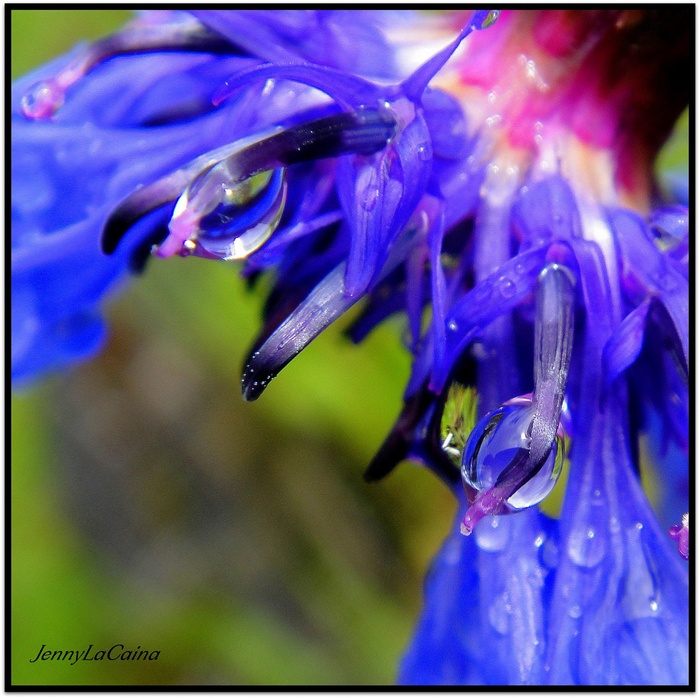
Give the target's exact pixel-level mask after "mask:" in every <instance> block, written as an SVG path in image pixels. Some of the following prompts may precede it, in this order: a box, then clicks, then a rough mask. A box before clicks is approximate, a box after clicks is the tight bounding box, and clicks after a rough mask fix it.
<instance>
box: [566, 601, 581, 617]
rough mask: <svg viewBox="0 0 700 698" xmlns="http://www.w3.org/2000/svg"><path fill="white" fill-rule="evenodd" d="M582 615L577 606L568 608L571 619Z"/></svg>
mask: <svg viewBox="0 0 700 698" xmlns="http://www.w3.org/2000/svg"><path fill="white" fill-rule="evenodd" d="M582 613H583V611H582V610H581V607H580V606H579V605H578V604H574V605H573V606H571V608H569V616H570V617H571V618H574V619H576V618H580V617H581V614H582Z"/></svg>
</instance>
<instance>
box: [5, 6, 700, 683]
mask: <svg viewBox="0 0 700 698" xmlns="http://www.w3.org/2000/svg"><path fill="white" fill-rule="evenodd" d="M496 20H498V21H496ZM417 21H419V22H422V23H424V24H425V27H424V29H425V30H427V29H428V28H430V29H431V31H432V32H433V33H434V34H436V35H437V36H448V35H449V36H451V39H452V40H451V43H449V44H448V45H447V46H446V47H445V48H444V49H442V50H441V51H437V52H436V53H434V55H432V57H427V58H425V55H424V54H425V52H424V51H422V50H421V48H422V47H421V46H420V45H419V43H418V42H416V43H415V44H411V43H410V42H405V43H403V44H400V43H399V42H398V40H397V39H396V37H394V38H392V39H391V40H390V39H389V38H388V37H390V36H392V31H393V32H394V33H396V30H397V29H398V30H404V32H405V34H408V30H409V29H410V28H412V27H414V26H415V23H416V22H417ZM689 23H690V12H688V11H687V10H674V11H673V12H671V11H664V12H663V13H656V12H654V11H638V10H628V11H616V10H590V11H560V10H543V11H538V12H535V11H513V12H505V13H503V14H502V16H501V17H500V18H499V17H498V13H497V12H488V11H477V12H474V13H470V12H467V13H462V12H447V13H440V14H435V15H433V16H430V17H428V16H425V17H423V16H421V17H420V19H418V15H415V14H413V13H396V14H395V13H392V12H386V11H374V12H372V11H361V12H360V11H353V12H348V11H274V12H273V11H270V10H259V11H254V10H241V11H231V10H227V11H212V10H202V11H193V12H191V13H188V12H151V13H145V14H144V15H142V16H141V17H140V18H139V19H138V20H136V21H135V22H134V23H133V24H132V25H130V26H128V27H127V28H125V29H124V30H123V31H122V32H120V33H118V34H116V35H114V36H112V37H109V38H107V39H105V40H103V41H101V42H98V43H97V44H95V45H93V46H92V47H88V48H87V49H85V50H79V51H77V52H76V53H74V54H73V55H71V56H68V57H66V58H64V59H60V60H59V61H57V62H56V63H55V64H52V65H51V66H48V67H46V68H44V69H42V70H41V71H39V73H37V74H35V75H33V76H30V77H28V78H26V79H25V80H23V81H20V82H19V83H18V84H16V85H15V86H14V87H13V103H12V108H13V119H12V129H13V131H12V135H13V155H12V165H13V200H12V207H13V208H12V210H13V230H12V264H13V278H12V284H13V289H12V290H13V299H12V302H13V307H12V321H13V325H12V342H13V358H12V362H13V377H14V378H15V379H16V380H20V381H21V380H24V379H28V378H31V377H34V376H37V375H39V374H41V373H43V372H44V371H46V370H49V369H55V368H60V367H61V366H63V365H66V364H69V363H71V362H73V361H75V360H77V359H80V358H83V357H86V356H89V355H91V354H92V353H94V351H95V350H96V349H97V347H98V346H99V345H100V342H101V341H102V338H103V335H104V329H103V321H102V319H101V317H100V313H99V304H100V303H101V302H102V299H103V298H104V297H105V295H106V294H107V293H108V292H109V291H110V290H111V289H113V288H114V287H116V286H117V285H118V284H119V283H120V282H121V281H122V280H123V278H124V277H125V275H126V272H127V271H129V270H131V271H140V270H142V268H143V265H144V264H145V262H146V260H147V259H148V257H149V255H150V254H154V255H156V256H159V257H162V258H168V257H170V256H173V255H181V256H188V255H196V256H201V257H205V258H208V259H212V260H236V259H241V260H245V266H244V269H243V273H244V274H245V275H246V276H248V277H249V278H251V279H254V278H255V277H257V276H258V275H260V274H261V273H264V272H270V271H272V272H274V286H273V288H272V291H271V293H270V296H269V299H268V302H267V304H266V307H265V311H264V321H263V328H262V330H261V333H260V336H259V338H258V339H257V341H256V342H255V343H254V346H253V348H252V350H251V352H250V355H249V357H248V359H247V360H246V363H245V367H244V370H243V378H242V384H243V393H244V395H245V397H246V398H247V399H251V400H252V399H256V398H257V397H258V396H259V395H260V394H261V393H262V392H263V390H264V388H265V386H266V385H267V384H268V383H269V381H270V380H271V379H272V378H273V377H274V376H275V375H276V374H277V373H278V372H279V371H280V370H281V369H282V368H283V367H284V366H285V365H286V364H287V363H288V362H289V361H290V360H291V359H292V358H293V357H294V356H296V355H297V354H298V353H299V352H300V351H301V350H302V349H303V348H304V347H305V346H306V345H308V343H309V342H310V341H312V340H313V339H314V338H315V337H316V336H317V335H318V334H319V333H320V332H322V331H323V329H325V328H326V327H327V326H328V325H329V324H331V323H332V322H333V321H334V320H336V319H337V318H338V317H340V316H341V315H342V314H344V313H345V312H346V311H347V310H348V309H349V308H350V307H352V306H353V305H355V304H356V303H358V302H362V303H363V304H364V305H363V308H362V312H361V314H360V316H359V318H358V319H357V320H356V321H355V323H354V324H353V326H352V327H351V328H350V330H349V334H350V336H351V337H352V338H353V339H354V340H355V341H358V342H359V341H361V340H362V338H363V337H364V336H366V334H367V333H368V332H370V331H371V330H372V329H373V328H374V327H375V326H376V325H377V324H378V323H380V322H381V321H383V320H384V319H385V318H386V317H388V316H390V315H393V314H396V313H399V312H403V313H405V316H406V319H407V323H408V327H409V340H408V349H409V350H410V351H411V352H412V354H413V356H414V362H413V368H412V373H411V377H410V380H409V384H408V386H407V389H406V392H405V395H404V409H403V410H402V413H401V415H400V416H399V419H398V421H397V423H396V426H395V428H394V429H393V431H392V432H391V434H390V435H389V437H388V438H387V440H386V442H385V443H384V445H383V446H382V447H381V448H380V450H379V452H378V453H377V456H376V457H375V459H374V460H373V461H372V463H371V464H370V466H369V468H368V471H367V474H366V477H367V479H368V480H372V479H377V478H379V477H382V476H384V475H386V474H387V473H389V472H390V471H391V470H392V469H393V468H394V467H395V466H396V465H397V464H398V463H399V462H400V461H402V460H404V459H406V458H410V459H413V460H417V461H419V462H421V463H423V464H424V465H426V466H427V467H428V468H430V469H431V470H433V471H434V472H435V473H436V474H437V475H438V476H439V477H440V478H441V479H442V480H443V481H444V482H445V484H446V485H447V486H448V487H449V488H450V489H451V490H452V491H453V492H454V494H455V496H456V497H457V498H458V500H459V502H460V512H459V517H458V519H457V521H456V522H455V526H454V531H453V533H452V535H450V537H449V538H448V540H447V542H446V543H445V546H444V547H443V550H442V551H441V552H440V554H439V555H438V557H437V558H436V561H435V563H434V565H433V567H432V569H431V571H430V573H429V575H428V579H427V582H426V602H425V608H424V611H423V614H422V616H421V618H420V620H419V624H418V627H417V630H416V633H415V636H414V638H413V641H412V643H411V645H410V647H409V649H408V652H407V654H406V656H405V657H404V660H403V662H402V666H401V670H400V676H399V679H400V681H401V682H403V683H425V684H433V683H454V684H457V683H472V684H516V683H521V684H522V683H526V684H656V685H659V684H682V683H687V682H688V575H687V568H686V566H685V563H684V561H683V560H682V558H681V556H679V555H678V554H677V553H676V552H675V551H674V543H673V540H672V538H675V539H677V541H678V548H679V550H680V551H681V553H682V555H683V556H685V557H687V554H688V547H689V546H688V517H687V515H685V516H684V512H685V511H686V510H687V501H682V502H678V501H677V497H674V496H667V497H665V498H664V497H662V503H661V506H660V519H661V521H662V523H661V524H660V523H659V519H657V516H656V515H655V514H654V512H652V510H651V507H650V505H649V502H648V500H647V498H646V495H645V493H644V491H643V488H642V486H641V482H640V476H639V471H640V466H639V463H640V458H641V456H640V439H641V437H642V435H645V438H646V439H647V441H648V443H649V444H650V445H649V449H650V450H651V451H652V452H653V455H654V456H655V460H656V461H658V462H659V463H661V464H662V465H663V468H664V471H663V481H664V483H666V484H667V485H668V487H667V488H666V489H667V490H668V492H672V493H675V492H678V491H681V492H682V493H683V495H684V497H685V499H686V500H687V479H684V478H687V453H688V360H689V349H688V341H689V339H688V338H689V331H688V230H689V224H688V209H687V206H685V205H682V204H680V203H673V202H668V201H663V200H662V199H661V197H660V195H659V194H658V193H657V191H656V190H655V189H654V186H653V180H652V176H651V169H650V168H651V165H652V161H653V156H654V155H655V153H656V152H657V150H658V148H659V147H660V145H661V144H662V142H663V140H664V138H665V137H666V135H667V134H668V132H669V130H670V128H671V126H672V124H673V122H674V121H675V119H676V117H677V116H678V113H679V111H680V110H681V109H682V108H683V107H684V105H685V103H686V101H687V93H688V83H687V72H686V71H687V60H688V53H689V50H688V49H689V36H688V34H687V31H688V26H689ZM492 25H493V26H492ZM482 29H484V30H486V31H477V30H482ZM684 32H686V33H685V34H684ZM400 33H401V32H400V31H399V34H400ZM311 37H313V40H312V39H311ZM445 43H447V42H445ZM660 49H661V50H663V51H664V54H663V58H664V60H663V61H661V60H659V59H658V56H659V50H660ZM414 54H415V55H414ZM415 56H419V58H418V59H417V60H415V59H414V58H415ZM412 59H414V60H412ZM408 63H411V67H408V68H407V64H408ZM613 68H614V69H613ZM669 76H670V77H669ZM426 308H429V310H430V314H429V321H428V322H427V324H426V322H424V311H425V309H426ZM565 461H568V472H569V476H568V483H567V486H566V493H565V497H564V502H563V505H562V509H561V513H560V514H559V516H558V518H554V517H552V516H550V515H548V514H545V513H544V512H543V511H542V510H541V508H540V507H538V506H537V505H539V504H540V503H543V506H544V505H546V504H547V501H548V499H547V498H548V495H550V494H551V492H552V490H553V489H554V487H555V486H556V484H557V481H558V479H559V476H560V474H561V472H562V470H563V468H564V465H565ZM550 513H551V512H550ZM671 526H672V529H671V535H670V536H669V535H668V531H664V530H663V529H664V528H666V529H668V528H669V527H671Z"/></svg>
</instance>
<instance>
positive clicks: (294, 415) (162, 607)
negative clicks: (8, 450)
mask: <svg viewBox="0 0 700 698" xmlns="http://www.w3.org/2000/svg"><path fill="white" fill-rule="evenodd" d="M129 16H130V13H128V12H123V11H111V10H109V11H107V10H94V11H93V10H76V11H67V10H13V11H12V13H11V36H12V47H11V48H12V54H11V55H12V63H11V68H12V75H13V76H18V75H20V74H22V73H24V72H25V71H28V70H30V69H32V68H34V67H36V66H37V65H39V64H41V63H42V62H43V61H45V60H48V59H50V58H51V57H52V56H55V55H57V54H60V53H61V52H62V51H65V50H66V49H68V48H70V47H71V46H72V45H73V44H74V43H75V42H77V41H80V40H84V39H93V38H97V37H99V36H102V35H104V34H106V33H108V32H109V31H111V30H113V29H114V28H116V27H118V26H119V25H120V24H121V23H122V22H123V21H124V20H125V19H128V17H129ZM236 272H237V267H236V266H234V265H232V266H227V265H224V264H212V263H210V262H204V261H202V260H195V259H188V260H181V259H176V260H173V261H167V262H163V261H160V260H153V261H151V262H150V264H149V268H148V269H147V273H146V274H145V275H144V276H143V277H140V278H137V279H135V280H134V282H133V283H132V284H131V285H130V286H129V287H128V288H127V289H126V292H125V293H124V294H123V295H121V296H120V297H118V298H115V299H114V300H113V301H112V302H111V303H110V304H109V312H108V314H109V318H110V328H111V330H110V339H109V343H108V345H107V347H106V349H105V351H104V352H103V354H102V355H101V356H99V357H98V358H97V359H95V360H94V361H93V362H91V363H89V364H86V365H83V366H80V367H76V368H75V369H74V370H72V371H71V372H70V373H69V374H67V375H64V376H58V377H53V378H51V379H49V380H46V381H44V382H43V383H42V384H41V385H39V386H37V387H35V388H33V389H32V390H30V391H27V392H25V393H23V394H20V395H16V396H14V397H13V399H12V407H11V409H12V432H11V439H12V442H11V443H12V480H11V524H12V531H11V546H12V547H11V619H10V621H11V649H12V651H11V666H10V670H11V681H12V682H13V683H14V684H15V685H32V684H33V685H98V684H103V685H195V684H211V685H227V684H249V685H275V684H384V683H392V682H393V680H394V677H395V672H396V667H397V663H398V660H399V657H400V654H401V652H402V650H403V648H404V646H405V645H406V643H407V641H408V638H409V636H410V632H411V628H412V626H413V624H414V622H415V618H416V616H417V614H418V611H419V608H420V602H421V589H422V579H423V576H424V574H425V570H426V568H427V565H428V562H429V560H430V558H431V557H432V555H433V554H434V553H435V552H436V551H437V549H438V547H439V545H440V543H441V541H442V538H443V537H444V535H445V534H446V532H447V530H448V528H449V526H450V523H451V519H452V517H453V515H454V503H453V500H452V498H451V496H450V495H449V493H448V492H447V491H446V490H445V489H444V488H443V487H442V486H441V485H440V484H439V483H438V482H437V480H436V479H435V478H434V477H433V476H431V475H430V474H429V473H427V472H426V471H424V470H422V469H420V468H419V467H417V466H415V465H413V464H405V465H403V466H402V467H401V468H399V470H398V471H397V472H396V473H395V474H394V475H392V476H391V477H389V478H388V479H387V480H385V481H384V482H382V483H379V484H373V485H366V484H365V483H364V482H363V480H362V477H361V476H362V472H363V470H364V468H365V467H366V465H367V463H368V462H369V460H370V458H371V457H372V455H373V453H374V451H375V450H376V449H377V448H378V447H379V445H380V444H381V442H382V440H383V438H384V437H385V435H386V433H387V432H388V430H389V428H390V426H391V424H392V422H393V420H394V418H395V417H396V415H397V413H398V409H399V407H400V402H401V394H402V391H403V387H404V385H405V380H406V377H407V375H408V365H409V363H408V354H407V352H405V351H404V350H403V348H402V346H401V336H402V333H403V332H404V328H403V326H402V325H401V324H400V323H397V324H393V325H392V324H389V325H387V326H386V327H383V328H381V329H380V330H378V331H377V332H375V333H374V334H373V335H372V336H370V337H369V338H368V340H367V341H366V342H364V343H363V345H362V346H359V347H355V346H352V345H351V344H350V342H349V341H348V340H347V339H345V338H344V337H343V336H342V327H338V328H331V329H330V330H329V331H328V332H326V333H325V334H324V335H322V336H321V337H319V338H318V339H317V340H316V341H315V342H314V343H313V344H312V346H311V347H309V349H307V350H306V351H305V352H303V354H302V355H301V356H299V357H298V358H297V359H295V360H294V361H293V362H292V364H290V366H288V367H287V368H286V369H285V370H284V372H283V373H282V374H281V375H280V376H279V377H278V378H277V379H276V380H275V381H273V382H272V384H271V386H270V387H269V388H268V390H267V391H266V393H265V395H263V397H262V398H260V400H259V401H258V402H256V403H253V404H247V403H245V402H244V401H243V400H242V398H241V397H240V384H239V370H240V366H241V362H242V360H243V358H244V355H245V353H246V350H247V349H248V346H249V344H250V342H252V340H253V338H254V336H255V332H256V329H257V325H258V319H259V314H260V309H261V307H262V299H263V293H262V292H260V291H255V292H250V291H248V290H247V289H246V288H245V285H244V283H243V282H242V281H241V280H240V279H239V278H238V277H237V275H236ZM342 324H343V326H347V324H348V322H346V323H342ZM116 643H121V644H123V645H124V646H125V648H126V649H136V647H137V646H139V647H140V648H141V649H147V650H160V652H161V654H160V657H159V659H158V661H154V662H148V661H145V662H144V661H131V662H121V661H116V662H110V661H103V662H95V661H93V662H83V661H81V662H78V663H76V664H74V665H71V664H70V663H69V662H59V661H45V662H41V661H39V662H35V663H30V662H29V660H30V659H33V658H34V657H36V655H37V653H38V652H39V650H40V648H41V647H42V645H46V647H47V648H48V649H61V650H68V649H74V650H84V649H86V648H87V647H88V646H89V645H90V644H92V645H93V646H94V650H93V652H94V651H96V650H97V649H98V648H109V647H111V646H112V645H113V644H116Z"/></svg>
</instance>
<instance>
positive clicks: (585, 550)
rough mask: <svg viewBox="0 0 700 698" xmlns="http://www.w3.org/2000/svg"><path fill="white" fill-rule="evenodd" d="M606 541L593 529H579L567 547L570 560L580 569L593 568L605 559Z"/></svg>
mask: <svg viewBox="0 0 700 698" xmlns="http://www.w3.org/2000/svg"><path fill="white" fill-rule="evenodd" d="M605 549H606V542H605V539H604V538H603V537H602V536H601V535H599V534H598V532H597V531H596V530H595V529H594V528H592V527H588V528H577V529H576V530H574V531H573V533H572V534H571V537H570V538H569V542H568V545H567V553H568V555H569V559H570V560H571V561H572V562H573V563H574V564H575V565H578V566H579V567H587V568H592V567H595V566H596V565H598V564H600V562H601V561H602V560H603V558H604V557H605Z"/></svg>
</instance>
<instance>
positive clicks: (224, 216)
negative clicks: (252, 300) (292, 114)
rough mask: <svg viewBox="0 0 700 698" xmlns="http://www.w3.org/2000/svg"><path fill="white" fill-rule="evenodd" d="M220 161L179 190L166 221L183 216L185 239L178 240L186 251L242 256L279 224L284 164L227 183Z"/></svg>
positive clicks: (284, 193)
mask: <svg viewBox="0 0 700 698" xmlns="http://www.w3.org/2000/svg"><path fill="white" fill-rule="evenodd" d="M220 165H221V167H222V170H221V171H217V167H219V166H216V167H214V168H212V169H211V170H210V171H209V172H208V173H207V174H206V175H205V176H204V178H203V179H200V178H198V179H197V180H195V182H193V183H192V184H191V185H190V186H189V187H188V188H187V189H186V190H185V192H184V193H183V194H182V196H181V197H180V199H179V200H178V202H177V203H176V205H175V209H174V212H173V221H172V222H176V221H177V219H178V218H181V219H182V220H184V226H185V229H186V230H188V231H189V239H188V240H186V241H184V242H183V244H184V246H185V249H187V250H188V251H190V252H191V253H192V254H194V255H197V256H201V257H208V258H214V259H222V260H233V259H245V258H246V257H248V256H249V255H251V254H252V253H253V252H255V251H256V250H258V249H259V248H260V247H261V246H262V245H263V244H264V243H265V242H267V240H268V239H269V238H270V236H271V235H272V233H273V232H274V231H275V230H276V228H277V226H278V225H279V222H280V219H281V218H282V214H283V213H284V206H285V202H286V196H287V184H286V173H285V170H284V169H279V170H268V171H266V172H261V173H259V174H257V175H254V176H252V177H249V178H248V179H245V180H243V181H242V182H237V183H234V184H231V183H230V181H227V172H226V171H225V163H220ZM172 222H171V231H172V230H173V229H174V227H173V225H172ZM188 243H189V244H188ZM193 243H195V244H193Z"/></svg>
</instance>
